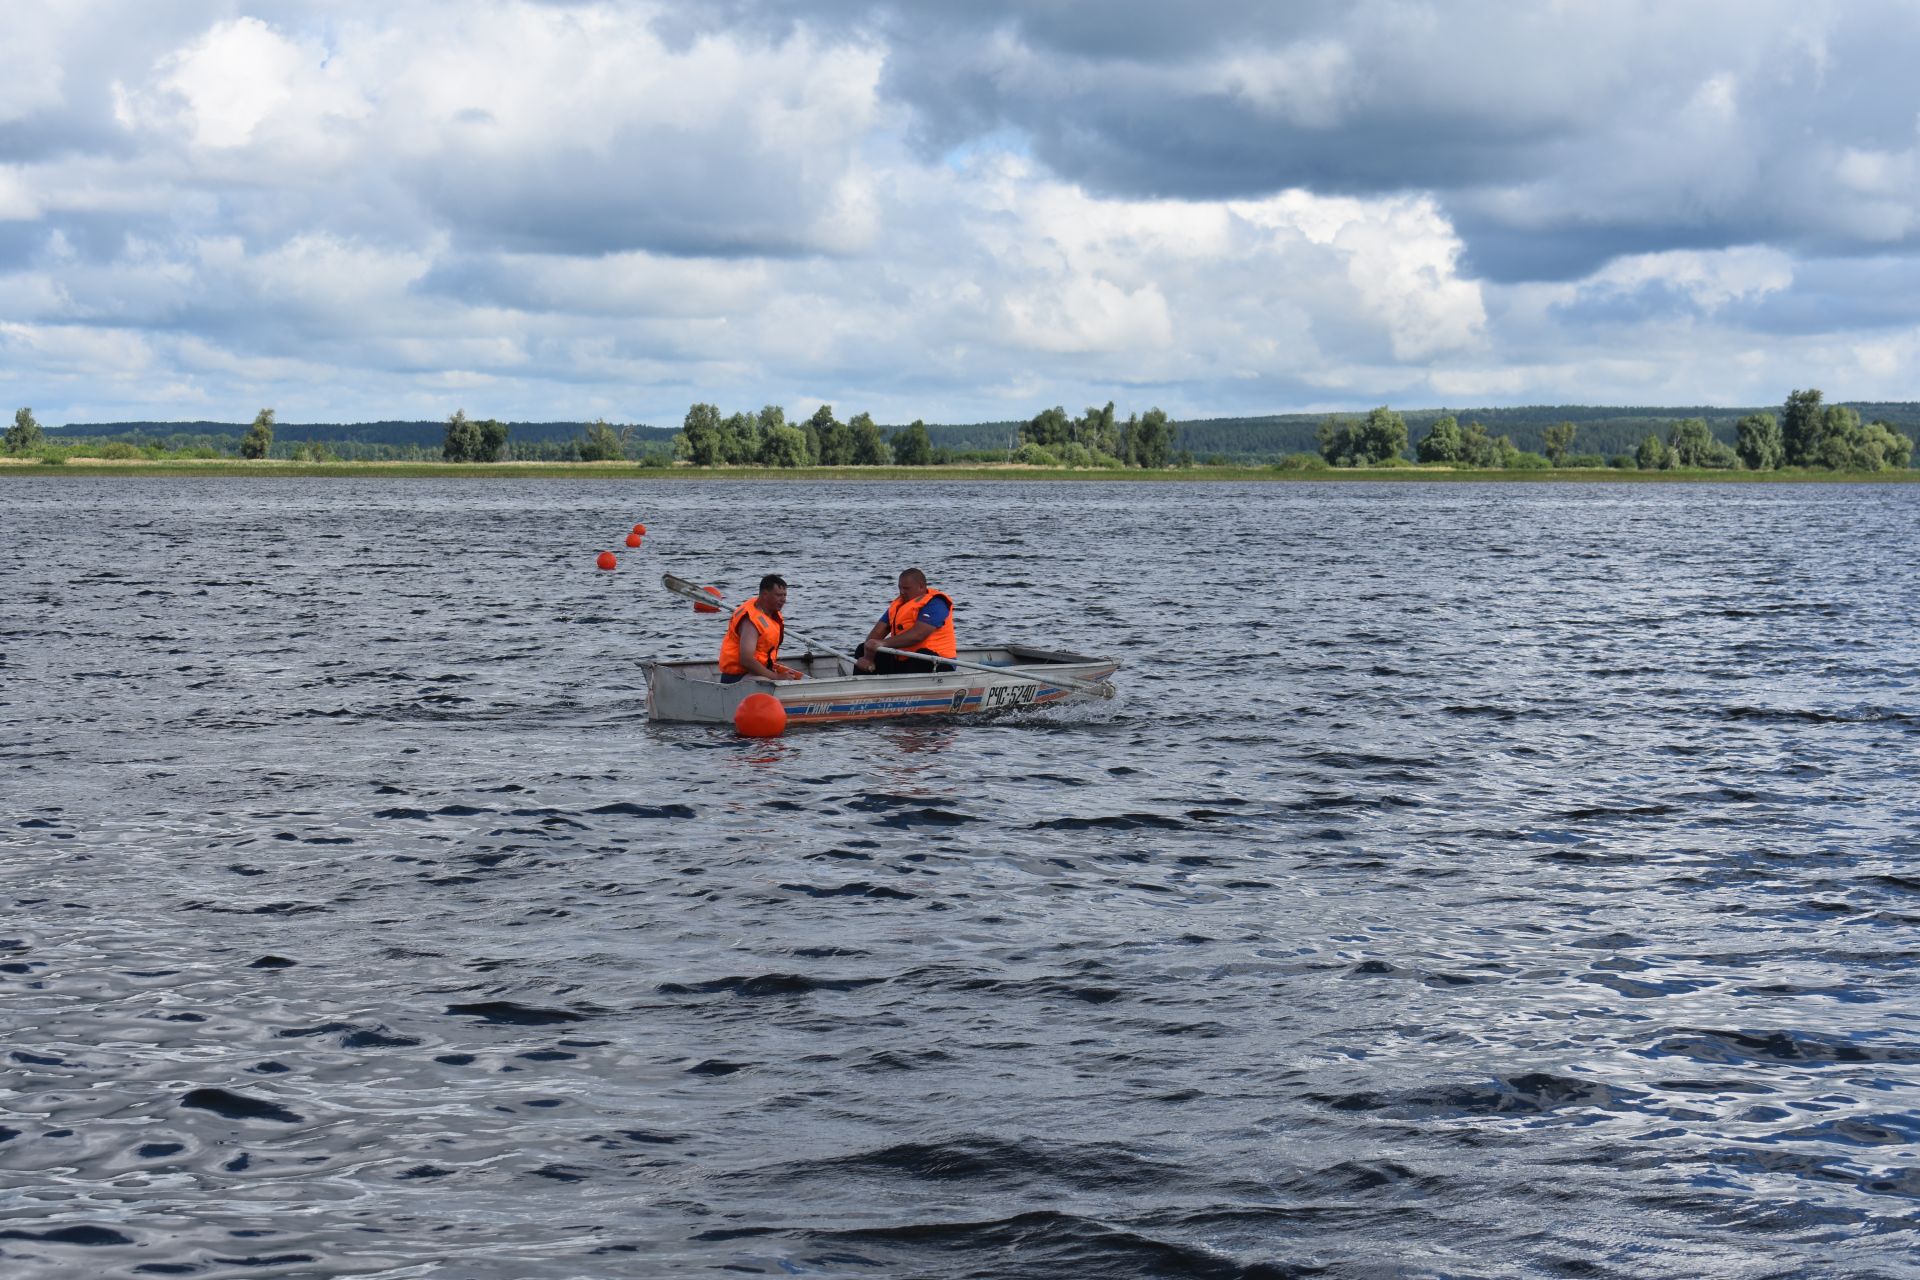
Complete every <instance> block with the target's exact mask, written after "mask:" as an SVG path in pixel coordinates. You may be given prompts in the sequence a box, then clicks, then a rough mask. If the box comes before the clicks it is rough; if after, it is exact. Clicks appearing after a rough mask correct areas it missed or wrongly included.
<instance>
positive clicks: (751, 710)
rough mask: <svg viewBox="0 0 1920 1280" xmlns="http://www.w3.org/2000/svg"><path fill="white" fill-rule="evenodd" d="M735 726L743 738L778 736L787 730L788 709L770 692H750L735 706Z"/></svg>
mask: <svg viewBox="0 0 1920 1280" xmlns="http://www.w3.org/2000/svg"><path fill="white" fill-rule="evenodd" d="M733 727H734V729H735V731H737V732H738V733H739V734H740V736H741V737H743V738H777V737H779V736H780V735H781V734H783V733H785V732H786V731H787V709H786V708H785V707H783V706H781V705H780V699H778V698H776V697H774V696H773V695H772V694H770V693H750V694H748V695H747V696H746V697H745V698H742V699H741V700H740V705H739V706H737V707H735V708H734V710H733Z"/></svg>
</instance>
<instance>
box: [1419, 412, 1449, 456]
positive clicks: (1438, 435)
mask: <svg viewBox="0 0 1920 1280" xmlns="http://www.w3.org/2000/svg"><path fill="white" fill-rule="evenodd" d="M1415 456H1416V457H1418V458H1419V459H1420V461H1422V462H1458V461H1460V420H1459V419H1458V418H1456V417H1454V416H1453V415H1452V414H1450V413H1446V414H1442V415H1440V416H1439V417H1438V418H1435V419H1434V422H1433V425H1432V426H1431V427H1429V428H1427V434H1426V435H1424V436H1422V437H1421V438H1420V447H1419V448H1418V449H1417V450H1416V451H1415Z"/></svg>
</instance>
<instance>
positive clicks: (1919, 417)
mask: <svg viewBox="0 0 1920 1280" xmlns="http://www.w3.org/2000/svg"><path fill="white" fill-rule="evenodd" d="M1841 403H1844V404H1847V405H1849V406H1850V407H1852V408H1853V409H1855V410H1856V411H1858V413H1859V414H1860V419H1861V421H1863V422H1873V421H1875V420H1880V421H1884V422H1888V423H1891V424H1892V425H1893V426H1894V427H1896V428H1898V429H1899V430H1901V431H1905V432H1907V433H1908V434H1909V435H1911V434H1913V433H1914V431H1915V429H1916V427H1920V403H1916V402H1913V401H1867V400H1849V401H1842V402H1841ZM1365 413H1366V410H1365V409H1360V410H1356V411H1354V412H1352V413H1351V414H1348V415H1346V416H1351V417H1360V416H1362V415H1364V414H1365ZM1400 413H1401V416H1403V417H1404V418H1406V420H1407V434H1408V436H1409V437H1410V438H1411V439H1412V441H1413V442H1414V443H1418V442H1419V440H1420V438H1421V437H1422V436H1424V435H1426V434H1427V431H1428V430H1429V429H1430V428H1431V427H1432V426H1433V424H1434V421H1435V420H1436V419H1438V418H1439V417H1441V416H1442V415H1443V414H1449V413H1450V414H1452V415H1453V416H1454V417H1455V418H1458V419H1459V420H1460V424H1461V425H1462V426H1465V425H1466V424H1467V423H1469V422H1474V421H1479V422H1482V423H1484V424H1486V428H1487V432H1488V434H1490V435H1496V436H1511V437H1513V442H1514V444H1516V445H1518V446H1519V447H1520V448H1522V449H1526V450H1529V451H1531V452H1535V453H1538V452H1540V451H1541V450H1542V449H1543V448H1544V446H1545V440H1544V439H1543V436H1542V433H1543V432H1545V431H1546V429H1547V428H1548V427H1550V426H1553V425H1554V424H1556V423H1560V422H1571V423H1573V424H1574V426H1575V427H1576V428H1578V431H1577V433H1576V434H1575V436H1574V438H1573V452H1574V453H1598V454H1603V455H1612V454H1616V453H1631V452H1633V450H1634V448H1635V447H1636V446H1637V445H1638V444H1639V443H1640V442H1641V441H1642V440H1644V439H1646V437H1648V436H1649V435H1658V436H1660V437H1662V438H1663V439H1664V438H1665V436H1666V434H1667V429H1668V428H1669V427H1671V426H1672V425H1673V424H1674V423H1675V422H1678V421H1680V420H1681V419H1683V418H1705V419H1706V420H1707V425H1708V426H1709V427H1711V428H1712V429H1713V434H1714V438H1715V439H1717V440H1720V441H1722V442H1724V443H1726V444H1729V445H1730V444H1732V443H1733V442H1734V423H1736V422H1738V421H1739V420H1740V419H1742V418H1744V417H1746V416H1747V415H1748V414H1750V413H1771V414H1773V415H1774V416H1775V417H1776V418H1777V417H1779V416H1780V406H1779V405H1777V404H1775V405H1760V406H1756V407H1752V408H1742V409H1727V408H1721V407H1716V406H1711V405H1683V406H1678V407H1672V406H1668V407H1657V408H1656V407H1651V406H1647V407H1642V406H1612V405H1571V404H1561V405H1527V406H1524V407H1521V408H1514V409H1402V410H1401V411H1400ZM1328 416H1329V415H1327V414H1324V413H1282V414H1273V415H1270V416H1267V417H1262V418H1201V419H1194V420H1191V421H1186V422H1181V423H1179V424H1178V431H1177V434H1176V435H1175V437H1174V444H1175V446H1176V447H1178V448H1181V449H1186V450H1189V451H1191V452H1192V453H1193V455H1194V456H1195V457H1197V458H1207V457H1211V456H1214V455H1219V456H1222V457H1227V458H1233V459H1235V460H1241V459H1247V458H1267V457H1272V456H1275V455H1278V454H1287V453H1312V452H1314V451H1315V450H1317V449H1318V448H1319V439H1318V436H1317V432H1318V431H1319V428H1320V424H1321V423H1322V422H1325V421H1326V420H1327V418H1328Z"/></svg>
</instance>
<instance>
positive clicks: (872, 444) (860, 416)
mask: <svg viewBox="0 0 1920 1280" xmlns="http://www.w3.org/2000/svg"><path fill="white" fill-rule="evenodd" d="M847 433H848V435H849V436H851V437H852V441H853V449H852V458H851V461H852V462H853V465H854V466H856V467H884V466H886V465H887V463H889V462H891V461H892V460H893V453H892V451H891V450H890V449H888V448H887V442H886V441H885V440H883V439H881V437H880V428H879V427H877V426H875V425H874V424H873V415H872V414H870V413H856V414H854V415H853V421H851V422H849V423H847Z"/></svg>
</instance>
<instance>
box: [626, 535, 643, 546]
mask: <svg viewBox="0 0 1920 1280" xmlns="http://www.w3.org/2000/svg"><path fill="white" fill-rule="evenodd" d="M627 545H628V546H630V547H637V546H639V545H640V535H639V534H637V533H630V534H628V535H627Z"/></svg>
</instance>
